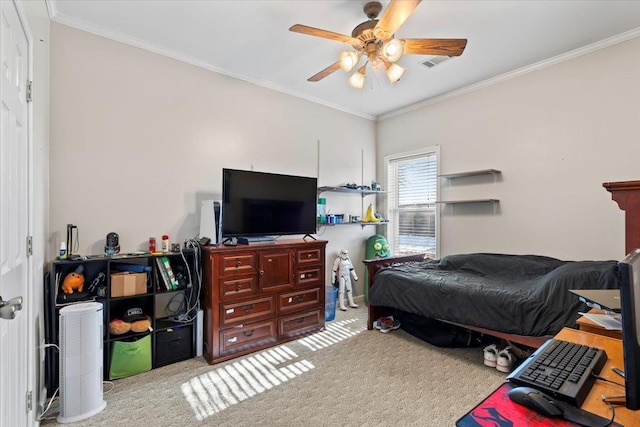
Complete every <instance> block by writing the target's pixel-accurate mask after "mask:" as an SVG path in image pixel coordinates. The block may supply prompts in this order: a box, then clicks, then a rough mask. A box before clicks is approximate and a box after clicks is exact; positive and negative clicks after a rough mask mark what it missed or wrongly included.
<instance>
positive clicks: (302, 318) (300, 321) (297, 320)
mask: <svg viewBox="0 0 640 427" xmlns="http://www.w3.org/2000/svg"><path fill="white" fill-rule="evenodd" d="M302 322H304V317H301V318H299V319H296V323H302Z"/></svg>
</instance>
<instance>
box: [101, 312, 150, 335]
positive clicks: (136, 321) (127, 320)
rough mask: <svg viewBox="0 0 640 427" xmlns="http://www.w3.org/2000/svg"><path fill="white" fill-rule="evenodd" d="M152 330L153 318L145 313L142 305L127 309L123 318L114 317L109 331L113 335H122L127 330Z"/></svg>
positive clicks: (138, 331)
mask: <svg viewBox="0 0 640 427" xmlns="http://www.w3.org/2000/svg"><path fill="white" fill-rule="evenodd" d="M149 330H151V318H150V317H149V316H147V315H145V314H144V312H143V311H142V309H141V308H140V307H133V308H130V309H128V310H127V311H125V313H124V315H123V316H122V319H113V320H112V321H111V322H109V332H111V334H113V335H122V334H126V333H127V332H129V331H131V332H136V333H140V332H147V331H149Z"/></svg>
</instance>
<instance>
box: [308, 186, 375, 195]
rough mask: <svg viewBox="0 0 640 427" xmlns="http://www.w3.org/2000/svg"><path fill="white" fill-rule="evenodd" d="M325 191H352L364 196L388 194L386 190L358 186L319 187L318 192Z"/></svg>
mask: <svg viewBox="0 0 640 427" xmlns="http://www.w3.org/2000/svg"><path fill="white" fill-rule="evenodd" d="M325 191H330V192H333V193H351V194H361V195H362V196H363V197H364V196H369V195H372V194H386V193H387V192H386V191H375V190H362V189H357V188H347V187H318V194H321V193H324V192H325Z"/></svg>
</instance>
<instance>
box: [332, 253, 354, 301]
mask: <svg viewBox="0 0 640 427" xmlns="http://www.w3.org/2000/svg"><path fill="white" fill-rule="evenodd" d="M332 276H333V277H332V279H333V280H332V282H333V283H334V286H335V285H336V282H337V285H338V286H337V288H338V301H339V304H340V305H339V307H340V310H342V311H346V310H347V307H345V305H344V294H345V292H346V294H347V299H348V300H349V307H351V308H357V307H358V305H357V304H356V303H355V302H353V291H352V288H351V276H353V280H355V281H358V276H357V275H356V272H355V271H354V270H353V264H351V258H349V252H347V250H346V249H342V250H341V251H340V256H338V258H336V260H335V261H334V262H333V274H332Z"/></svg>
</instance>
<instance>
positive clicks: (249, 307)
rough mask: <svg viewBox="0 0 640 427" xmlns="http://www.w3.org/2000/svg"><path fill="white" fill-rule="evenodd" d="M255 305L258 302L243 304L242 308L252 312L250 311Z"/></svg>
mask: <svg viewBox="0 0 640 427" xmlns="http://www.w3.org/2000/svg"><path fill="white" fill-rule="evenodd" d="M255 307H256V304H255V303H253V304H250V305H243V306H242V309H243V310H244V311H245V312H247V313H249V312H250V311H252V310H253V309H254V308H255Z"/></svg>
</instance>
